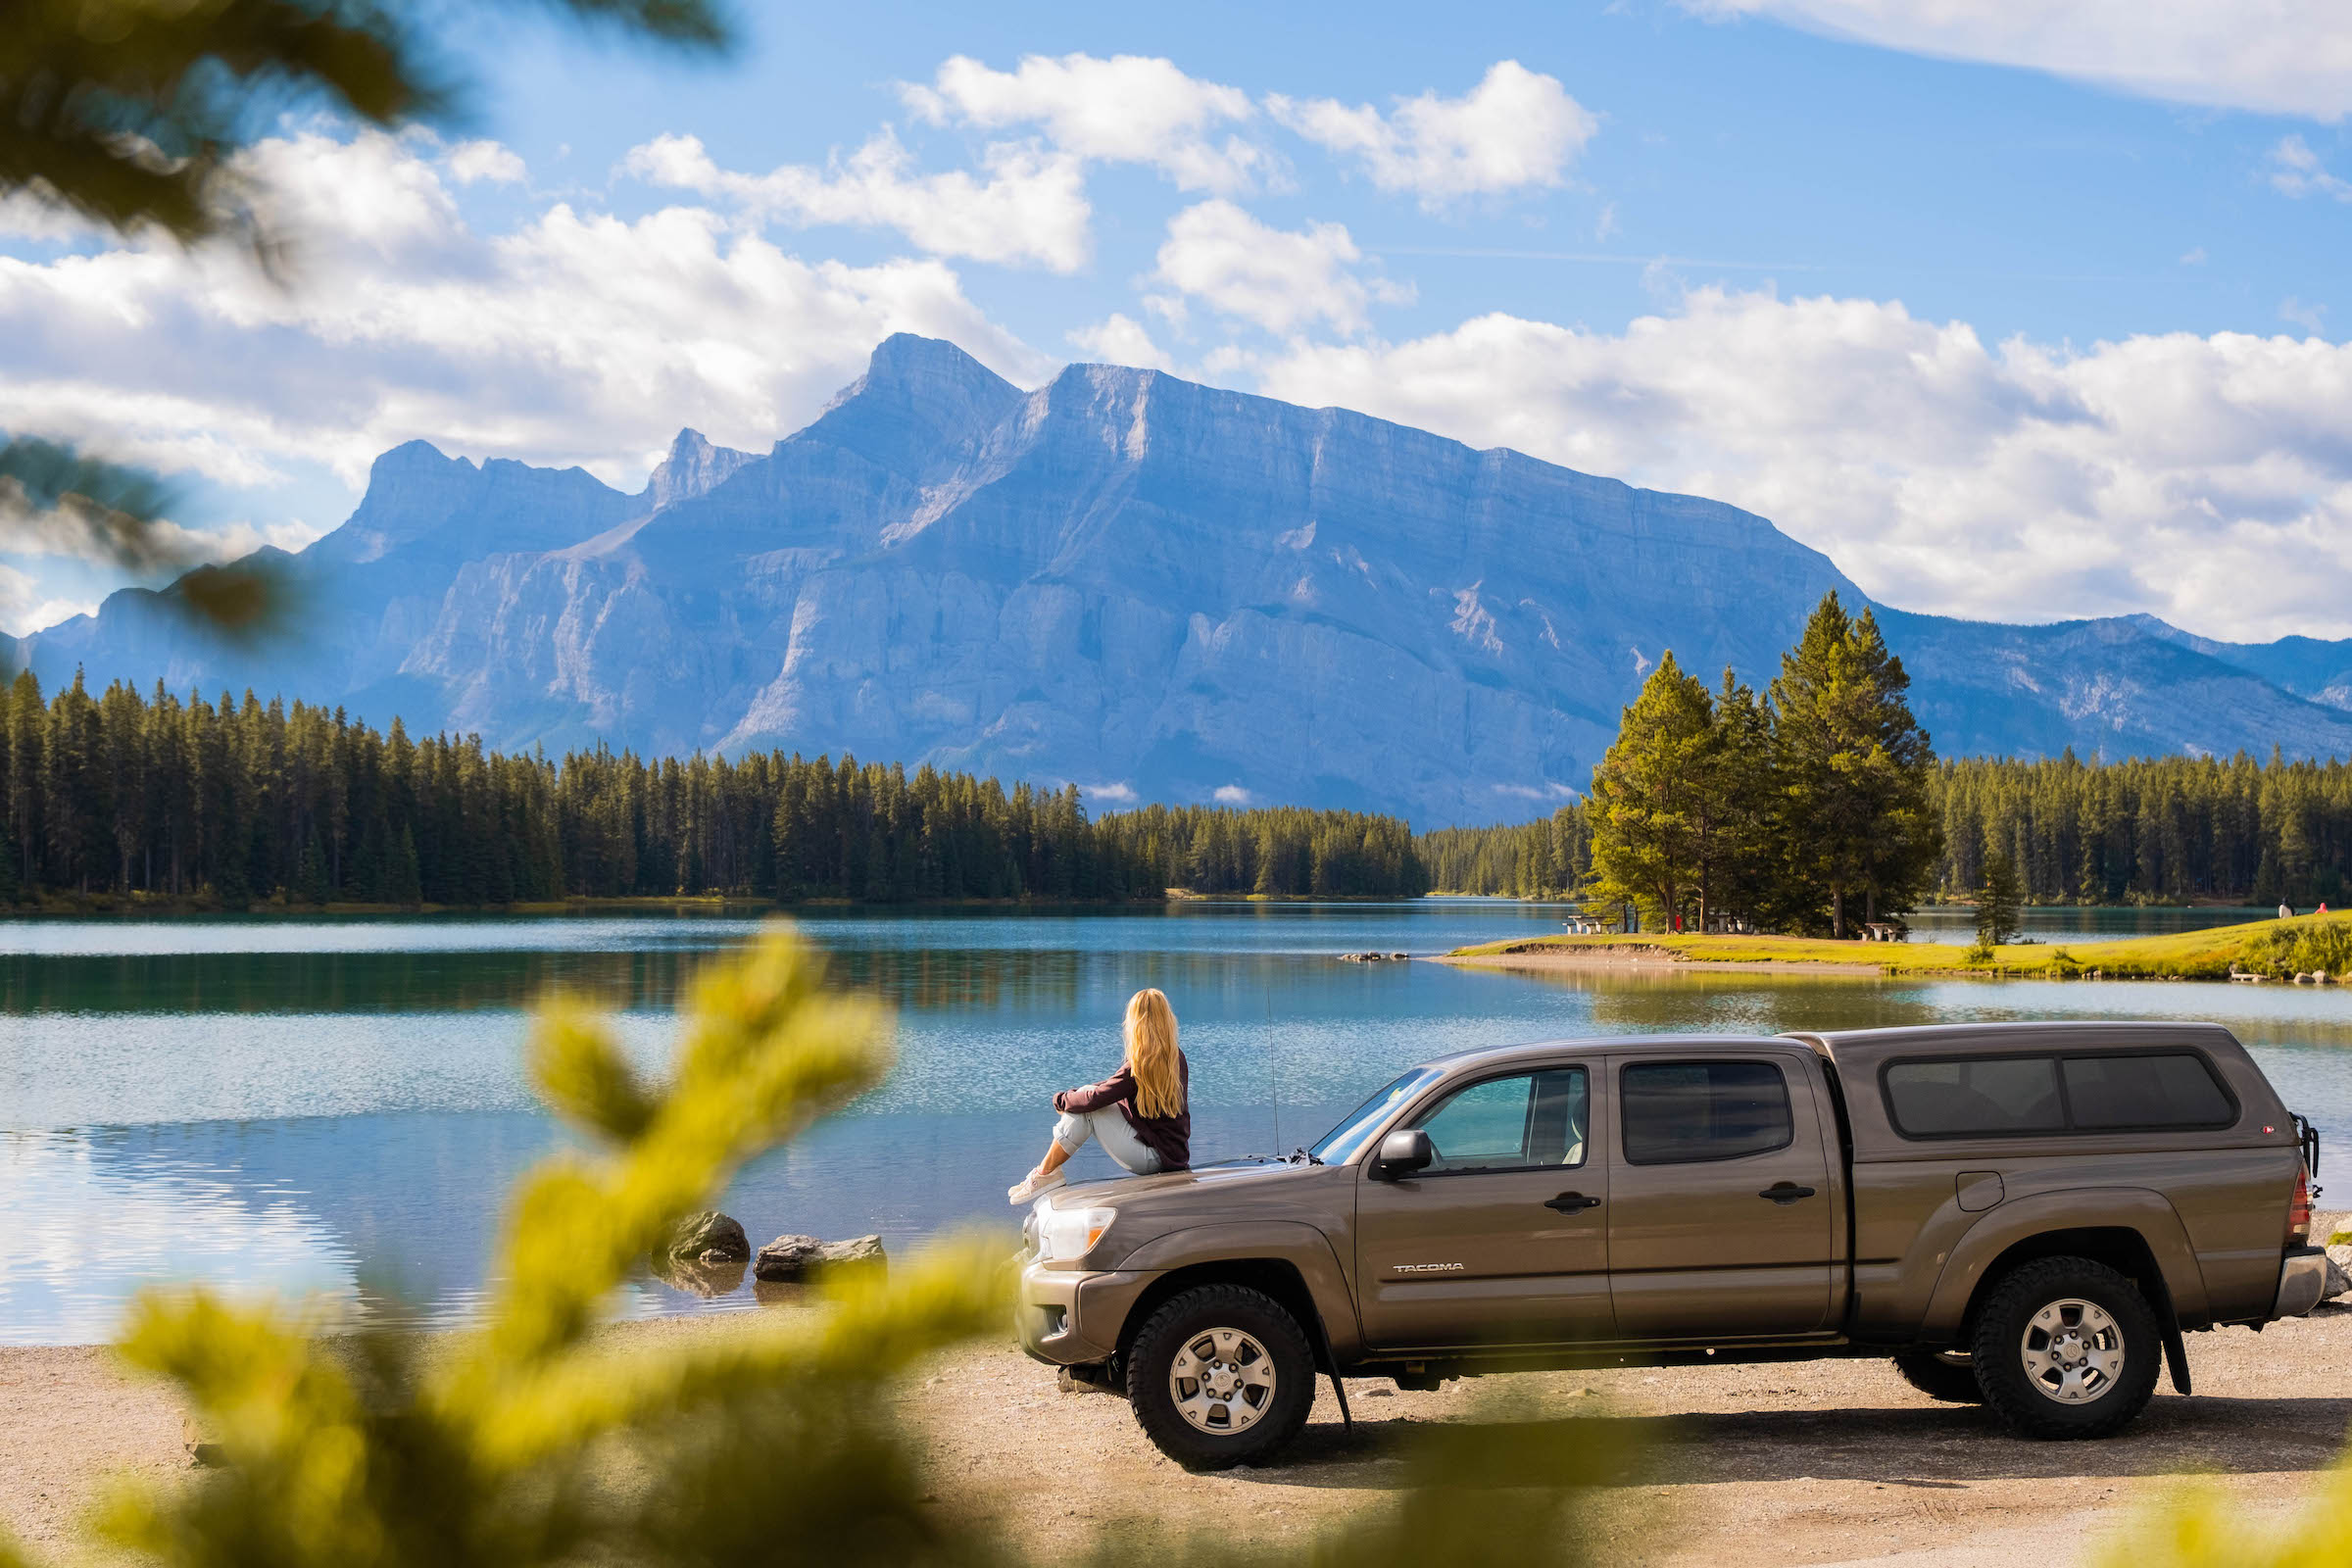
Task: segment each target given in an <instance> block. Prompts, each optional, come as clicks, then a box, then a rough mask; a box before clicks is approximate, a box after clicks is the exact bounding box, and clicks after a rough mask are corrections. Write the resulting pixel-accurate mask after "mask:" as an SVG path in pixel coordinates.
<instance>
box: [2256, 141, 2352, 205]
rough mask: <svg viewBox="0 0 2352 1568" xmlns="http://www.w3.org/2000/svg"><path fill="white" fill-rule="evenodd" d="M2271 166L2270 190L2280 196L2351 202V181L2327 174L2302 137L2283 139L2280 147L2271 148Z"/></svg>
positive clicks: (2316, 154) (2316, 155) (2315, 154)
mask: <svg viewBox="0 0 2352 1568" xmlns="http://www.w3.org/2000/svg"><path fill="white" fill-rule="evenodd" d="M2270 165H2271V188H2272V189H2273V190H2276V191H2278V192H2279V193H2280V194H2281V195H2286V196H2293V197H2295V198H2297V199H2298V200H2299V199H2301V198H2302V197H2305V196H2332V197H2334V198H2335V199H2336V200H2337V201H2339V202H2352V179H2343V178H2339V177H2338V176H2336V175H2334V174H2331V173H2329V172H2327V165H2325V164H2323V163H2321V162H2320V155H2319V154H2318V153H2315V152H2313V151H2312V150H2311V144H2310V143H2309V142H2307V141H2305V140H2304V139H2303V138H2302V137H2300V136H2281V137H2280V138H2279V139H2278V146H2276V147H2274V148H2272V149H2271V156H2270Z"/></svg>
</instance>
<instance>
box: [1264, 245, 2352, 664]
mask: <svg viewBox="0 0 2352 1568" xmlns="http://www.w3.org/2000/svg"><path fill="white" fill-rule="evenodd" d="M1259 379H1260V383H1261V386H1262V388H1263V390H1265V391H1267V392H1269V393H1271V394H1272V395H1274V396H1277V397H1283V398H1288V399H1291V400H1294V401H1297V402H1302V403H1307V404H1318V405H1320V404H1338V405H1344V406H1346V407H1349V408H1355V409H1360V410H1363V411H1364V412H1367V413H1370V414H1375V415H1380V416H1383V417H1389V418H1395V419H1399V420H1403V421H1406V422H1410V423H1414V424H1420V425H1426V426H1428V427H1430V428H1433V429H1437V430H1440V431H1443V432H1445V433H1446V434H1450V435H1453V436H1456V437H1459V438H1460V439H1462V440H1465V441H1469V442H1471V443H1473V444H1475V445H1479V446H1510V447H1515V448H1518V449H1519V450H1521V451H1524V452H1528V453H1531V454H1533V455H1535V456H1537V457H1541V458H1545V459H1548V460H1550V461H1552V462H1556V463H1563V464H1567V465H1569V466H1574V467H1578V468H1581V469H1585V470H1587V471H1589V472H1594V473H1602V474H1610V475H1615V476H1619V477H1623V478H1626V479H1629V480H1631V481H1633V482H1635V483H1639V484H1646V485H1651V486H1655V487H1658V488H1662V489H1670V490H1678V491H1686V492H1692V493H1696V494H1699V495H1706V496H1713V497H1718V498H1720V499H1723V500H1727V501H1731V502H1734V503H1736V504H1738V505H1740V506H1743V507H1746V508H1748V509H1750V510H1752V511H1755V512H1757V513H1760V514H1762V515H1765V516H1767V517H1770V518H1772V519H1773V520H1774V521H1775V522H1777V523H1779V524H1780V525H1781V526H1782V527H1783V528H1784V529H1786V530H1787V531H1788V532H1789V533H1791V534H1793V535H1794V536H1795V537H1797V538H1799V539H1801V540H1803V541H1804V542H1806V543H1807V544H1810V545H1813V546H1815V547H1816V548H1818V549H1821V550H1823V551H1825V552H1827V553H1828V554H1829V555H1830V556H1831V557H1832V558H1833V559H1834V560H1835V561H1836V562H1837V563H1838V565H1840V566H1841V567H1843V568H1844V569H1845V570H1846V571H1847V572H1848V573H1849V574H1850V575H1852V576H1853V577H1854V578H1855V579H1856V580H1857V581H1858V582H1860V583H1861V584H1862V586H1863V587H1864V588H1865V589H1867V590H1868V591H1870V592H1871V593H1872V594H1874V595H1876V596H1878V597H1880V598H1882V599H1884V600H1886V601H1887V602H1888V603H1891V604H1895V605H1899V606H1902V607H1904V608H1908V609H1918V610H1930V611H1937V612H1942V613H1951V614H1962V615H1973V616H1979V617H1985V618H1992V619H2005V620H2008V619H2021V618H2052V617H2059V616H2067V615H2087V614H2106V613H2121V612H2129V611H2141V610H2153V611H2155V612H2157V613H2161V614H2163V615H2165V616H2166V617H2167V618H2169V619H2172V620H2175V621H2177V622H2179V623H2180V624H2182V625H2184V626H2187V627H2189V628H2191V629H2193V630H2196V631H2199V632H2202V633H2205V634H2207V635H2211V636H2219V637H2247V638H2269V637H2276V636H2279V635H2282V634H2284V633H2287V632H2298V631H2299V632H2310V633H2314V634H2325V635H2331V636H2345V635H2352V611H2347V608H2346V607H2347V606H2352V345H2343V344H2332V343H2328V342H2327V341H2325V340H2323V339H2321V338H2319V337H2316V336H2314V337H2306V338H2300V339H2297V338H2288V337H2284V336H2277V337H2257V336H2251V335H2248V334H2243V333H2217V334H2215V335H2212V336H2210V337H2204V336H2197V335H2194V334H2190V333H2168V334H2164V335H2151V336H2137V337H2131V338H2128V339H2125V340H2123V341H2120V342H2113V343H2100V344H2096V345H2093V346H2092V347H2090V348H2088V349H2085V350H2081V351H2076V350H2073V349H2067V348H2060V347H2056V346H2052V345H2048V344H2040V343H2034V342H2031V341H2028V340H2026V339H2023V338H2017V339H2012V340H2010V341H2008V342H2005V343H2001V344H1999V345H1997V346H1988V345H1986V344H1985V342H1983V341H1982V340H1981V339H1980V338H1979V337H1978V335H1977V333H1976V332H1975V331H1974V330H1973V329H1972V328H1970V327H1969V326H1968V325H1966V324H1965V323H1962V322H1944V323H1936V322H1933V321H1925V320H1921V319H1917V318H1915V317H1913V316H1912V315H1911V314H1910V313H1909V312H1907V311H1906V310H1904V308H1903V307H1902V306H1901V305H1899V304H1896V303H1891V302H1884V301H1876V300H1851V299H1798V300H1783V299H1780V298H1778V297H1776V296H1774V295H1773V294H1770V293H1764V292H1733V291H1727V290H1723V289H1717V288H1707V289H1699V290H1696V291H1694V292H1692V293H1691V294H1690V295H1688V296H1687V297H1686V298H1685V299H1684V301H1683V302H1682V304H1681V306H1680V308H1679V309H1678V310H1676V311H1675V312H1674V313H1672V314H1666V315H1657V316H1649V317H1644V318H1642V319H1638V320H1636V321H1634V322H1633V323H1632V324H1631V325H1630V326H1629V327H1628V328H1627V329H1626V330H1625V331H1624V332H1622V333H1616V334H1611V333H1604V332H1594V331H1590V330H1586V329H1584V328H1580V327H1570V326H1560V325H1555V324H1552V323H1549V322H1544V321H1534V320H1527V319H1521V318H1517V317H1511V316H1503V315H1493V316H1485V317H1480V318H1478V319H1473V320H1470V321H1466V322H1464V323H1463V324H1462V325H1461V326H1459V327H1457V328H1455V329H1453V330H1452V331H1449V332H1442V333H1438V334H1435V335H1432V336H1428V337H1423V338H1418V339H1415V340H1412V341H1410V342H1404V343H1398V344H1394V345H1384V344H1355V345H1336V346H1334V345H1314V346H1308V345H1294V346H1293V347H1292V348H1291V349H1290V350H1289V351H1288V352H1287V353H1285V354H1283V355H1281V356H1279V357H1276V358H1274V359H1271V360H1269V361H1267V362H1264V363H1263V364H1262V366H1261V369H1260V376H1259Z"/></svg>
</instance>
